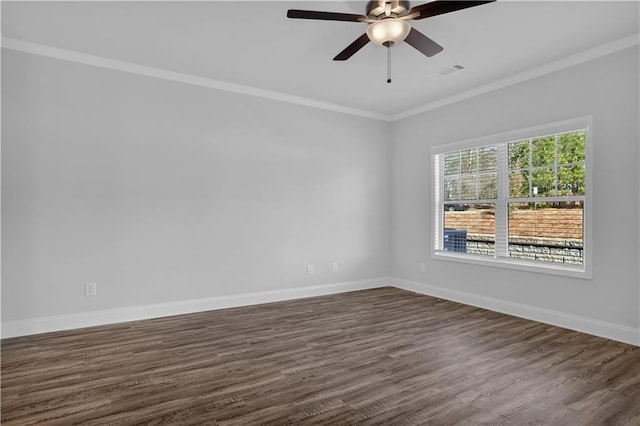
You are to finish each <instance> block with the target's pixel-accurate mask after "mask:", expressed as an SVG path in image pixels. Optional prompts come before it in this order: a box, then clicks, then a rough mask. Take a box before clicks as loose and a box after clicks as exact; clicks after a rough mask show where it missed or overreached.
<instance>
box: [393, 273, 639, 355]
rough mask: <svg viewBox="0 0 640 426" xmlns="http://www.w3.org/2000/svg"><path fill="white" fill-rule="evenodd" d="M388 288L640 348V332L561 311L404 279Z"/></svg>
mask: <svg viewBox="0 0 640 426" xmlns="http://www.w3.org/2000/svg"><path fill="white" fill-rule="evenodd" d="M388 282H389V285H393V286H394V287H397V288H401V289H403V290H409V291H413V292H416V293H420V294H425V295H428V296H433V297H439V298H441V299H447V300H451V301H453V302H459V303H464V304H465V305H471V306H477V307H479V308H484V309H489V310H491V311H495V312H501V313H503V314H508V315H513V316H515V317H520V318H525V319H528V320H533V321H538V322H542V323H545V324H551V325H555V326H558V327H562V328H568V329H570V330H575V331H580V332H582V333H587V334H592V335H594V336H600V337H605V338H607V339H611V340H616V341H618V342H623V343H629V344H631V345H636V346H640V329H638V328H633V327H629V326H626V325H621V324H615V323H611V322H606V321H600V320H596V319H593V318H587V317H582V316H579V315H573V314H567V313H564V312H560V311H553V310H550V309H544V308H539V307H536V306H530V305H523V304H521V303H515V302H509V301H507V300H502V299H496V298H493V297H487V296H480V295H477V294H472V293H466V292H462V291H457V290H450V289H447V288H443V287H437V286H433V285H429V284H424V283H420V282H416V281H409V280H404V279H401V278H389V280H388Z"/></svg>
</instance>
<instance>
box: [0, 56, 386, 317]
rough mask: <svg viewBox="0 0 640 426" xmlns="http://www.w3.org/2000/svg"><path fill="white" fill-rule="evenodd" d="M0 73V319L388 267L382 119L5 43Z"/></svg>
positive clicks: (337, 277)
mask: <svg viewBox="0 0 640 426" xmlns="http://www.w3.org/2000/svg"><path fill="white" fill-rule="evenodd" d="M2 67H3V70H2V88H3V93H2V102H3V105H2V114H3V116H2V118H3V126H2V143H3V145H2V150H3V152H2V236H3V239H2V256H3V259H2V265H3V269H2V319H3V320H5V321H6V320H17V319H28V318H34V317H42V316H50V315H58V314H67V313H74V312H84V311H92V310H96V309H107V308H117V307H124V306H135V305H144V304H152V303H162V302H171V301H179V300H187V299H196V298H204V297H214V296H223V295H229V294H241V293H248V292H256V291H267V290H275V289H282V288H290V287H304V286H309V285H317V284H324V283H333V282H343V281H350V280H358V279H365V278H369V277H380V276H384V275H386V274H387V273H388V270H389V259H390V252H389V247H390V242H389V238H390V237H389V233H390V226H389V224H390V217H389V214H390V210H389V182H390V175H389V149H390V146H389V141H390V128H389V126H388V123H384V122H379V121H375V120H369V119H364V118H358V117H353V116H348V115H344V114H339V113H332V112H328V111H321V110H317V109H313V108H307V107H301V106H296V105H292V104H287V103H281V102H276V101H272V100H266V99H260V98H255V97H250V96H244V95H238V94H233V93H228V92H223V91H216V90H211V89H204V88H202V87H195V86H189V85H185V84H180V83H174V82H170V81H165V80H159V79H154V78H149V77H143V76H137V75H134V74H128V73H121V72H116V71H110V70H106V69H101V68H95V67H91V66H86V65H80V64H76V63H71V62H65V61H61V60H56V59H50V58H45V57H39V56H35V55H29V54H23V53H17V52H14V51H7V50H4V49H3V57H2ZM333 261H337V262H339V267H340V269H339V272H337V273H332V272H330V266H329V265H330V262H333ZM307 263H313V264H314V265H315V269H316V271H315V274H314V275H307V274H306V265H307ZM86 281H95V282H97V283H98V296H97V297H85V296H84V287H83V286H84V282H86Z"/></svg>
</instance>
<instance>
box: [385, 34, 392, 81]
mask: <svg viewBox="0 0 640 426" xmlns="http://www.w3.org/2000/svg"><path fill="white" fill-rule="evenodd" d="M393 44H394V43H393V42H392V41H385V42H384V43H383V45H384V46H386V48H387V84H388V83H391V46H393Z"/></svg>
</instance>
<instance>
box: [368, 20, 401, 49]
mask: <svg viewBox="0 0 640 426" xmlns="http://www.w3.org/2000/svg"><path fill="white" fill-rule="evenodd" d="M409 31H411V25H409V24H408V23H407V22H406V21H404V20H401V19H397V18H386V19H381V20H379V21H375V22H373V23H371V24H370V25H369V26H368V27H367V36H368V37H369V40H371V41H372V42H374V43H375V44H377V45H379V46H386V45H388V44H397V43H400V42H401V41H403V40H404V39H405V38H407V36H408V35H409ZM385 43H386V44H385Z"/></svg>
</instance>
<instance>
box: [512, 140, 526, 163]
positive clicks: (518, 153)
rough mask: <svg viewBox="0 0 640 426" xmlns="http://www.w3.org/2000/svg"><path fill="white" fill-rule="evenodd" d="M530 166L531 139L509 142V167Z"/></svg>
mask: <svg viewBox="0 0 640 426" xmlns="http://www.w3.org/2000/svg"><path fill="white" fill-rule="evenodd" d="M526 167H529V141H519V142H511V143H510V144H509V169H522V168H526Z"/></svg>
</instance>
